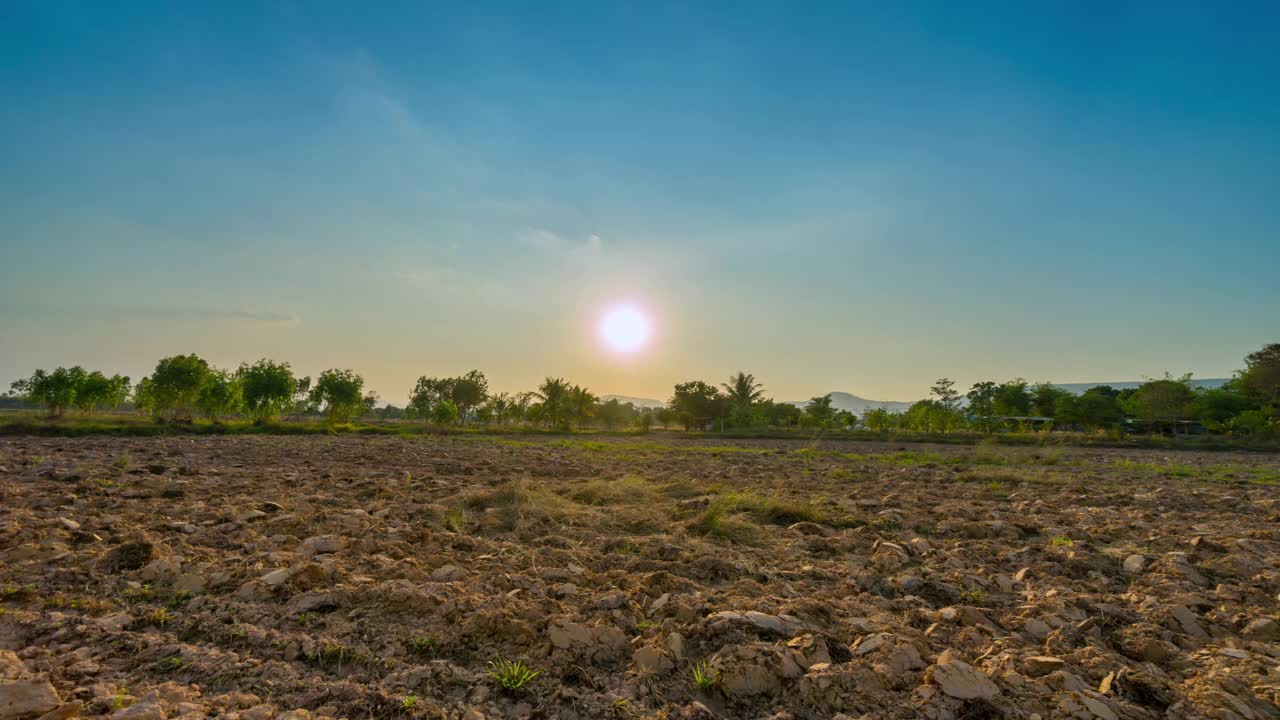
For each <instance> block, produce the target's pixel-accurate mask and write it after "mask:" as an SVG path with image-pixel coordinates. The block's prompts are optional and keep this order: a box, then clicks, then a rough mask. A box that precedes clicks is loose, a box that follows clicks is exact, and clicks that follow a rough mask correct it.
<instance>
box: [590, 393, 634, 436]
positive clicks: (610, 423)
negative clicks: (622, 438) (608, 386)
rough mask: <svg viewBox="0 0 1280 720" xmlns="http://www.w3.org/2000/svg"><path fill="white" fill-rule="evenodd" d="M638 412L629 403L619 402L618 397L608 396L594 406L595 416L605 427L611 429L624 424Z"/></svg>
mask: <svg viewBox="0 0 1280 720" xmlns="http://www.w3.org/2000/svg"><path fill="white" fill-rule="evenodd" d="M637 414H638V413H637V412H636V408H635V406H634V405H632V404H631V403H625V404H624V403H621V402H619V401H618V398H609V399H608V400H605V401H604V402H602V403H600V405H599V407H597V408H596V418H597V419H599V420H600V422H601V423H603V424H604V426H605V429H608V430H612V429H614V428H616V427H619V426H625V425H626V424H627V423H628V422H629V421H630V420H631V419H632V418H634V417H635V416H636V415H637Z"/></svg>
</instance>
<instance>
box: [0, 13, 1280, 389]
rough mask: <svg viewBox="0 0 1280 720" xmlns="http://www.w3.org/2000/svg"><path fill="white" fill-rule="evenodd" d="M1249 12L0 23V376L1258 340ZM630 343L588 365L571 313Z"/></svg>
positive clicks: (980, 375) (31, 17)
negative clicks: (610, 326) (612, 326)
mask: <svg viewBox="0 0 1280 720" xmlns="http://www.w3.org/2000/svg"><path fill="white" fill-rule="evenodd" d="M1278 22H1280V5H1276V4H1274V3H1247V2H1240V3H1225V4H1219V3H1168V2H1151V3H1146V2H1131V3H1110V2H1107V3H1102V2H1098V3H1093V2H1060V3H1059V2H1043V3H1024V2H1015V3H983V2H976V3H954V2H938V3H912V2H891V3H867V4H860V3H853V2H850V3H829V4H828V3H780V2H766V3H753V2H732V3H729V2H726V3H715V4H695V3H686V2H682V3H673V4H666V3H662V2H646V3H636V2H625V3H621V2H620V3H613V2H601V1H593V2H582V3H524V2H512V3H485V2H476V3H434V2H412V3H403V4H396V3H390V2H387V3H373V4H369V3H354V2H352V3H327V2H305V3H304V2H279V3H272V2H265V1H263V2H232V1H228V2H220V3H165V2H156V3H138V2H121V3H101V2H83V3H81V2H71V1H69V0H68V1H65V2H43V1H33V2H25V1H24V0H17V1H10V2H5V3H3V4H2V5H0V380H3V384H4V385H7V383H8V382H10V381H11V380H13V379H17V378H18V377H23V376H26V375H28V374H30V372H31V371H32V370H33V369H35V368H37V367H53V366H56V365H72V364H80V365H83V366H86V367H90V368H101V369H103V370H105V371H107V372H120V373H124V374H127V375H130V376H131V377H133V378H135V379H137V378H139V377H141V376H142V375H144V374H146V373H148V372H149V371H150V370H151V368H152V367H153V366H154V364H155V361H156V360H157V359H159V358H160V357H163V356H166V355H173V354H178V353H187V352H196V353H199V354H200V355H201V356H203V357H205V358H207V359H208V360H210V361H211V362H212V363H213V364H215V365H218V366H220V367H235V366H237V365H238V364H239V363H240V362H242V361H253V360H256V359H258V358H261V357H270V358H274V359H277V360H287V361H290V362H291V363H292V365H293V367H294V368H295V370H297V371H298V372H299V373H300V374H312V375H314V374H316V373H318V372H319V371H321V370H324V369H326V368H330V367H339V368H353V369H355V370H357V371H358V372H360V373H361V374H362V375H363V376H364V377H365V379H366V383H367V385H368V387H370V388H372V389H373V390H376V391H377V392H378V393H379V394H380V395H381V396H382V398H383V399H385V400H388V401H392V402H403V400H404V398H405V397H406V396H407V395H408V392H409V390H410V388H411V387H412V385H413V382H414V380H415V379H416V378H417V377H419V376H421V375H431V376H441V375H456V374H460V373H463V372H466V371H467V370H469V369H471V368H479V369H481V370H483V371H485V372H486V374H487V375H488V377H489V382H490V386H491V388H492V389H494V390H508V391H520V390H526V389H532V388H533V387H534V386H535V385H537V384H538V382H539V381H540V380H541V379H542V378H543V377H544V376H547V375H555V376H563V377H567V378H569V379H570V380H572V381H574V382H577V383H581V384H583V385H586V386H588V387H590V388H591V389H592V390H593V391H595V392H597V393H599V394H604V393H619V394H625V395H635V396H644V397H653V398H659V399H665V398H666V397H668V396H670V394H671V387H672V385H673V384H674V383H676V382H681V381H684V380H688V379H694V378H699V379H705V380H708V381H713V382H719V381H722V380H723V379H725V378H727V376H728V375H729V374H730V373H732V372H734V371H737V370H745V371H747V372H751V373H754V374H755V375H756V377H757V378H758V379H759V380H761V381H763V383H764V384H765V388H766V391H767V392H768V394H769V395H771V396H773V397H776V398H778V399H780V400H783V399H785V400H798V399H804V398H807V397H810V396H812V395H815V394H820V393H824V392H828V391H833V390H841V391H847V392H852V393H855V394H858V395H861V396H863V397H869V398H874V399H894V400H910V399H916V398H919V397H923V396H925V395H926V394H927V392H928V387H929V385H930V384H931V383H932V382H933V381H934V380H935V379H937V378H938V377H942V376H948V377H951V378H953V379H955V380H956V381H957V382H958V383H959V384H961V385H963V386H967V385H968V384H971V383H973V382H976V381H978V380H983V379H994V380H997V381H999V380H1004V379H1009V378H1014V377H1023V378H1027V379H1029V380H1031V381H1055V382H1086V381H1106V380H1136V379H1140V378H1142V377H1148V376H1160V375H1162V374H1163V373H1164V372H1165V371H1169V372H1173V373H1175V374H1181V373H1184V372H1192V373H1194V374H1195V375H1196V376H1197V377H1224V376H1229V375H1230V373H1231V372H1232V371H1234V370H1236V369H1238V368H1239V367H1241V365H1242V358H1243V356H1244V355H1245V354H1246V353H1248V352H1251V351H1253V350H1256V349H1258V348H1260V347H1261V346H1262V345H1264V344H1265V343H1268V342H1276V341H1280V195H1278V194H1277V193H1278V192H1280V191H1278V188H1280V82H1277V81H1276V78H1277V77H1280V48H1278V47H1277V45H1276V44H1275V42H1274V28H1275V27H1276V26H1277V23H1278ZM622 303H628V304H631V305H634V306H636V307H640V308H643V309H644V312H645V313H646V314H647V315H648V316H649V318H650V321H651V323H652V327H653V333H652V337H651V338H650V340H649V342H648V343H647V344H646V346H645V347H643V348H642V349H640V350H639V351H636V352H634V353H630V354H620V353H617V352H614V351H611V350H610V349H609V348H607V347H606V346H604V345H603V344H602V343H601V342H600V340H599V337H598V332H597V328H596V326H597V323H598V319H599V318H600V317H601V316H602V314H603V313H605V312H606V311H607V310H608V309H609V308H611V307H614V306H616V305H618V304H622Z"/></svg>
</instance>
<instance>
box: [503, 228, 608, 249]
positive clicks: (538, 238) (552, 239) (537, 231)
mask: <svg viewBox="0 0 1280 720" xmlns="http://www.w3.org/2000/svg"><path fill="white" fill-rule="evenodd" d="M517 239H518V241H519V243H520V244H521V245H523V246H525V247H527V248H532V249H534V250H538V251H540V252H547V253H557V252H559V253H571V254H576V255H583V254H585V255H595V254H598V253H600V252H602V251H603V250H604V240H602V239H601V238H600V236H599V235H596V234H595V233H591V234H590V235H587V236H586V238H584V239H582V240H572V239H570V238H567V237H565V236H563V235H559V234H556V233H554V232H552V231H550V230H547V229H545V228H531V229H529V230H526V231H525V232H523V233H521V234H520V236H519V238H517Z"/></svg>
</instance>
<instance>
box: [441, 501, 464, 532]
mask: <svg viewBox="0 0 1280 720" xmlns="http://www.w3.org/2000/svg"><path fill="white" fill-rule="evenodd" d="M444 529H445V530H448V531H449V532H451V533H457V534H459V535H461V534H463V533H465V532H466V531H467V516H466V515H465V514H464V513H463V512H462V511H461V510H458V509H456V508H455V509H453V510H450V511H449V513H448V514H447V515H445V516H444Z"/></svg>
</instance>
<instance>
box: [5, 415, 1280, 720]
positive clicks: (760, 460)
mask: <svg viewBox="0 0 1280 720" xmlns="http://www.w3.org/2000/svg"><path fill="white" fill-rule="evenodd" d="M1278 480H1280V457H1277V456H1274V455H1250V454H1233V453H1213V454H1208V453H1204V454H1196V453H1176V452H1164V451H1124V450H1093V449H1090V450H1083V449H1048V450H1046V449H1032V448H1020V449H1013V448H998V447H977V448H973V447H943V446H937V447H934V446H921V445H913V446H903V447H899V446H895V445H888V444H871V443H823V442H817V443H804V442H792V441H741V442H730V441H689V440H682V439H680V438H678V437H677V436H675V435H656V436H652V437H650V438H645V439H629V438H617V439H610V438H606V439H595V440H584V439H555V438H547V437H524V438H517V437H485V438H472V437H423V438H417V439H404V438H393V437H359V436H297V437H285V436H240V437H187V438H178V437H175V438H138V439H126V438H107V437H88V438H76V439H61V438H43V437H7V438H0V613H2V614H0V720H14V719H17V718H36V717H40V716H44V717H45V718H47V720H65V719H66V718H70V717H73V716H76V715H81V716H111V717H113V718H116V719H117V720H164V719H165V718H177V717H182V718H203V717H222V718H242V719H243V720H270V719H272V718H276V719H279V720H307V719H308V718H320V717H334V718H344V717H345V718H352V719H353V720H354V719H356V718H366V717H379V718H383V717H393V718H406V719H407V718H466V719H468V720H476V719H479V718H611V717H617V718H642V717H648V718H713V717H714V718H775V719H777V720H782V719H784V718H860V717H866V718H916V717H922V718H1036V717H1039V718H1044V719H1045V720H1047V719H1049V718H1105V719H1111V720H1114V719H1116V718H1159V717H1174V718H1195V717H1210V718H1232V719H1234V718H1246V719H1252V718H1277V717H1280V710H1277V703H1280V667H1278V666H1280V624H1278V623H1277V617H1278V616H1280V612H1278V605H1280V602H1278V600H1280V599H1278V598H1277V593H1280V487H1278V486H1277V481H1278ZM500 660H505V661H507V662H510V663H515V662H519V663H524V664H525V667H526V668H527V669H528V672H530V673H532V672H537V673H538V674H537V675H536V676H534V677H533V678H532V679H530V680H528V681H527V682H526V683H524V685H523V686H521V687H519V688H504V687H503V683H502V679H504V678H505V679H506V680H507V681H508V684H512V685H514V684H518V682H519V678H518V677H513V676H512V675H513V674H512V673H508V674H506V675H504V674H503V673H501V672H494V670H495V668H497V665H496V664H497V663H498V662H499V661H500ZM695 671H696V672H695ZM517 674H518V673H517ZM695 674H696V675H697V676H698V678H700V679H701V682H699V681H698V680H697V679H695ZM499 676H501V677H499Z"/></svg>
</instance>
